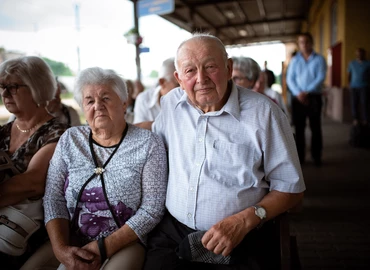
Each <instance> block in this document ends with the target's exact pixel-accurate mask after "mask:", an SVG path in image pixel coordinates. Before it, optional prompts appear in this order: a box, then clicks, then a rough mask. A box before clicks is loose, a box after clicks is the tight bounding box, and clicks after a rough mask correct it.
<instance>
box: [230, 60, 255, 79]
mask: <svg viewBox="0 0 370 270" xmlns="http://www.w3.org/2000/svg"><path fill="white" fill-rule="evenodd" d="M232 59H233V69H238V70H239V71H240V72H241V73H243V75H244V76H245V77H246V78H247V79H248V80H249V81H253V82H256V81H257V80H258V78H259V76H260V72H261V68H260V66H259V65H258V64H257V62H256V61H254V60H253V59H252V58H250V57H243V56H241V57H233V58H232Z"/></svg>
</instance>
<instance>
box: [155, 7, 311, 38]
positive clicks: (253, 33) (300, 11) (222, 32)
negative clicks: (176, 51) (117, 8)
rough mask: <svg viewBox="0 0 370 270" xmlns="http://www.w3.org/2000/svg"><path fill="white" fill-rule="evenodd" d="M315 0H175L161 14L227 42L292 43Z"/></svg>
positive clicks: (177, 22) (176, 23)
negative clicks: (168, 10)
mask: <svg viewBox="0 0 370 270" xmlns="http://www.w3.org/2000/svg"><path fill="white" fill-rule="evenodd" d="M311 2H312V1H311V0H240V1H232V0H175V9H174V12H173V13H171V14H165V15H161V17H162V18H164V19H166V20H168V21H169V22H171V23H173V24H175V25H177V26H179V27H181V28H183V29H185V30H187V31H189V32H195V31H202V32H204V31H206V32H209V33H211V34H213V35H216V36H217V37H218V38H220V39H221V40H222V41H223V42H224V44H225V45H246V44H250V43H260V42H273V41H280V42H290V41H294V40H295V39H296V36H297V34H299V33H300V31H301V28H302V24H303V23H304V22H305V21H307V18H308V11H309V8H310V5H311Z"/></svg>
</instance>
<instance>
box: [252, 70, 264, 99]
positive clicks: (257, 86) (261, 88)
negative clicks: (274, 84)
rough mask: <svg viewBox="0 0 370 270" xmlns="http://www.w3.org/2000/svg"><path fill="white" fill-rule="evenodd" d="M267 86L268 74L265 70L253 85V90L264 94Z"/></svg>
mask: <svg viewBox="0 0 370 270" xmlns="http://www.w3.org/2000/svg"><path fill="white" fill-rule="evenodd" d="M265 86H266V74H265V73H264V72H260V76H259V78H258V80H257V81H256V84H255V85H254V87H253V91H254V92H258V93H261V94H263V93H265Z"/></svg>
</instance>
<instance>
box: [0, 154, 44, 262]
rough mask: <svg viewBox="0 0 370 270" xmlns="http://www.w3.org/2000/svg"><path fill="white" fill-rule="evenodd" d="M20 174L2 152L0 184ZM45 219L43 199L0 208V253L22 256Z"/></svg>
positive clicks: (0, 156)
mask: <svg viewBox="0 0 370 270" xmlns="http://www.w3.org/2000/svg"><path fill="white" fill-rule="evenodd" d="M16 174H19V171H18V169H17V168H16V167H15V166H14V164H13V162H12V161H11V159H10V158H9V156H8V155H7V154H6V153H5V152H4V151H0V183H2V182H4V181H7V180H8V179H10V178H11V177H12V176H14V175H16ZM43 219H44V213H43V207H42V198H38V199H35V200H32V199H26V200H24V201H22V202H20V203H18V204H16V205H12V206H4V207H1V208H0V252H3V253H6V254H9V255H12V256H20V255H22V254H23V253H24V252H25V251H26V249H27V244H28V240H29V238H30V237H31V235H32V234H33V233H35V232H36V231H37V230H38V229H39V228H40V227H41V224H42V222H43Z"/></svg>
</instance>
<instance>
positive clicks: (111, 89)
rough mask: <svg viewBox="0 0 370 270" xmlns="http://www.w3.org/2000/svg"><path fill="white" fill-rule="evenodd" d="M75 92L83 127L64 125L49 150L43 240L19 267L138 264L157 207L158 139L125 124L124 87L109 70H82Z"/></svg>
mask: <svg viewBox="0 0 370 270" xmlns="http://www.w3.org/2000/svg"><path fill="white" fill-rule="evenodd" d="M75 89H76V91H75V98H76V101H77V102H78V103H79V104H80V106H81V108H82V110H83V112H84V115H85V117H86V120H87V123H88V126H79V127H73V128H70V129H69V130H67V131H66V133H65V134H64V136H62V137H61V139H60V141H59V143H58V145H57V147H56V150H55V154H54V156H53V158H52V160H51V161H50V167H49V170H48V174H47V180H46V191H45V196H44V208H45V224H46V229H47V231H48V234H49V238H50V241H51V245H50V243H47V244H46V245H44V246H43V247H42V248H41V249H40V250H39V251H38V252H36V253H37V254H35V256H34V257H31V259H30V260H29V261H28V262H27V263H26V265H24V266H23V269H39V267H40V268H42V267H55V268H57V267H58V265H59V262H60V263H62V265H61V266H60V267H59V269H65V268H67V269H92V270H93V269H130V270H131V269H141V267H142V263H143V261H144V254H145V249H144V246H143V244H145V243H146V235H147V233H148V232H149V231H151V230H152V229H153V228H154V227H155V226H156V224H157V223H158V222H159V221H160V220H161V218H162V216H163V214H164V209H165V207H164V201H165V195H166V188H167V159H166V151H165V148H164V145H163V142H162V141H161V139H160V138H159V137H158V136H157V135H155V134H154V133H152V132H149V131H147V130H144V129H140V128H138V127H136V126H134V125H131V124H128V123H126V121H125V111H126V107H127V103H126V102H127V90H126V84H125V82H124V80H123V79H122V78H121V77H120V76H118V75H117V74H116V73H115V72H114V71H112V70H104V69H101V68H97V67H95V68H88V69H86V70H84V71H82V72H81V74H80V75H79V77H78V78H77V81H76V86H75ZM53 251H54V254H55V257H56V259H57V260H56V259H54V260H53V259H52V258H53V256H54V255H53ZM107 258H109V260H108V262H107V263H106V264H105V262H106V259H107ZM104 264H105V266H104ZM42 269H43V268H42Z"/></svg>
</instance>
